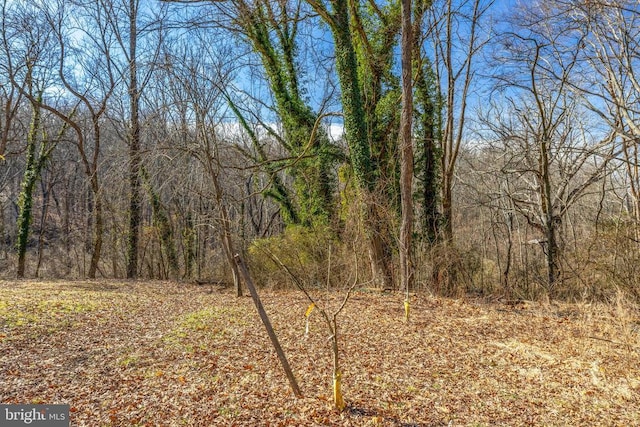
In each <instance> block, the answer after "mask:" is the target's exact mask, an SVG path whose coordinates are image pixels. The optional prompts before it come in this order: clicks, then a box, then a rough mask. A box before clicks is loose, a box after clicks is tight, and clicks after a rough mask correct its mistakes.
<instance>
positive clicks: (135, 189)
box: [127, 0, 142, 279]
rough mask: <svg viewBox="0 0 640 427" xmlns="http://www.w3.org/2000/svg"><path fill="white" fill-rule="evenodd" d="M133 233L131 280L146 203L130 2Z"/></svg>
mask: <svg viewBox="0 0 640 427" xmlns="http://www.w3.org/2000/svg"><path fill="white" fill-rule="evenodd" d="M129 13H130V16H129V52H128V53H129V101H130V102H129V107H130V110H131V111H130V123H129V191H130V195H129V231H128V236H127V278H128V279H135V278H137V277H138V248H139V246H140V226H141V224H142V206H141V205H142V200H141V194H140V164H141V153H140V119H139V96H140V94H139V92H138V75H137V71H138V70H137V63H136V60H137V58H136V44H137V37H138V32H137V28H136V27H137V15H138V5H137V1H136V0H129Z"/></svg>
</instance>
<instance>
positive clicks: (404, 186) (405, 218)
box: [400, 0, 413, 292]
mask: <svg viewBox="0 0 640 427" xmlns="http://www.w3.org/2000/svg"><path fill="white" fill-rule="evenodd" d="M412 51H413V35H412V26H411V0H402V118H401V132H400V134H401V141H400V197H401V209H402V222H401V224H400V288H401V289H404V290H406V291H407V292H408V291H409V289H411V287H412V282H413V265H412V256H411V255H412V242H411V238H412V235H413V185H412V184H413V141H412V132H411V130H412V119H413V84H412V80H411V74H412V64H411V57H412Z"/></svg>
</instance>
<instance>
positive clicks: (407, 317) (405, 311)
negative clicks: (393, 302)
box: [404, 299, 409, 322]
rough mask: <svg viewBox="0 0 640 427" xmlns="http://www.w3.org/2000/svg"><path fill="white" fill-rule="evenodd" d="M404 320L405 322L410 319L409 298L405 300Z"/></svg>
mask: <svg viewBox="0 0 640 427" xmlns="http://www.w3.org/2000/svg"><path fill="white" fill-rule="evenodd" d="M404 320H405V322H408V321H409V300H408V299H406V300H404Z"/></svg>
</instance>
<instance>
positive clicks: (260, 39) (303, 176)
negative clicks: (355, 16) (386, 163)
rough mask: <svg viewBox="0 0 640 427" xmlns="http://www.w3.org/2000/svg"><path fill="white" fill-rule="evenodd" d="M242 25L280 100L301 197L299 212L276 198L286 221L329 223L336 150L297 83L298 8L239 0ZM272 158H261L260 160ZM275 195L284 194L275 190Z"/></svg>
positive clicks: (292, 170) (286, 141)
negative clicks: (295, 213)
mask: <svg viewBox="0 0 640 427" xmlns="http://www.w3.org/2000/svg"><path fill="white" fill-rule="evenodd" d="M234 4H235V7H236V9H237V13H238V16H239V19H238V20H237V23H238V25H239V26H240V27H241V29H242V32H243V33H244V34H245V36H246V37H247V38H248V39H249V42H250V43H251V45H252V47H253V49H254V51H255V52H256V53H257V54H258V55H259V57H260V60H261V62H262V66H263V68H264V70H265V73H266V77H267V80H268V82H269V87H270V89H271V92H272V94H273V97H274V99H275V103H276V112H277V114H278V116H279V118H280V122H281V124H282V127H283V131H284V135H283V138H282V139H281V140H280V142H281V145H282V146H283V148H285V150H286V151H287V152H288V154H289V155H290V156H291V157H293V158H294V160H293V161H292V162H291V164H290V165H289V166H288V167H287V171H288V172H289V173H290V174H291V176H292V177H293V180H294V183H293V188H294V190H295V195H296V196H297V205H298V206H297V208H296V209H295V210H296V211H297V215H292V212H293V209H292V207H291V206H287V205H285V204H284V203H283V202H291V200H290V199H289V200H287V199H284V200H277V199H276V200H277V201H278V202H279V203H280V204H281V206H283V208H284V211H283V213H284V215H283V218H284V220H285V222H287V223H300V224H303V225H305V226H312V225H318V224H328V223H329V222H330V219H331V218H332V216H333V213H334V212H333V210H334V209H333V190H334V188H335V182H334V181H335V180H334V179H333V178H332V174H331V165H332V162H333V157H334V154H333V153H332V151H334V150H332V148H331V144H330V141H329V137H328V135H327V133H326V131H325V130H324V129H323V128H322V127H321V126H319V118H318V115H317V114H316V113H315V112H314V111H313V110H312V108H311V107H310V106H309V105H307V104H306V103H305V101H304V100H303V97H302V93H301V91H300V87H299V82H298V79H299V67H298V65H297V64H296V55H295V51H296V34H297V26H298V22H299V20H300V16H299V15H300V8H299V7H295V5H294V6H293V7H292V6H291V5H290V4H289V3H288V2H277V3H276V2H272V1H266V0H263V1H257V2H255V3H253V4H249V3H247V2H245V1H244V0H235V1H234ZM263 161H267V163H268V159H264V160H261V162H263ZM272 190H273V191H275V193H274V194H269V195H271V196H277V195H279V196H282V195H283V194H284V192H283V191H282V189H277V188H273V189H272Z"/></svg>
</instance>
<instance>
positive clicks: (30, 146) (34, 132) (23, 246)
mask: <svg viewBox="0 0 640 427" xmlns="http://www.w3.org/2000/svg"><path fill="white" fill-rule="evenodd" d="M32 106H33V117H32V119H31V126H30V127H29V133H28V135H27V151H26V159H25V170H24V176H23V178H22V185H21V191H20V196H19V199H18V209H19V214H18V236H17V237H18V239H17V244H16V250H17V253H18V269H17V276H18V278H22V277H24V273H25V263H26V256H27V246H28V243H29V232H30V229H31V211H32V208H33V190H34V188H35V186H36V183H37V182H38V179H39V178H40V172H41V170H42V166H43V165H44V163H45V159H44V156H45V143H44V141H42V142H41V144H40V150H39V153H38V155H37V156H36V146H37V145H38V132H39V131H40V107H39V106H38V105H37V103H36V102H34V103H32Z"/></svg>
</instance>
